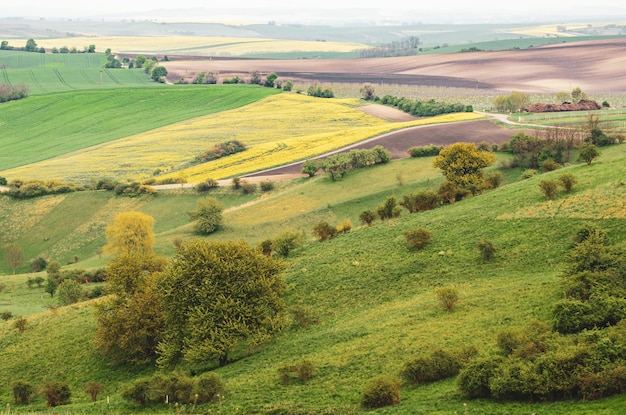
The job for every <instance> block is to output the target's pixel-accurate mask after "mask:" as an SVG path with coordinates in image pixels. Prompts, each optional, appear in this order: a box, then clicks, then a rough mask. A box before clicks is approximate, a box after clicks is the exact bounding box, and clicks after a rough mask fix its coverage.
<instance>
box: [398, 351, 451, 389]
mask: <svg viewBox="0 0 626 415" xmlns="http://www.w3.org/2000/svg"><path fill="white" fill-rule="evenodd" d="M460 369H461V362H460V360H459V359H458V358H457V357H456V356H454V355H453V354H451V353H449V352H446V351H444V350H436V351H434V352H433V353H431V354H430V355H429V356H424V357H418V358H416V359H414V360H411V361H409V362H406V363H405V365H404V368H403V369H402V377H403V378H404V379H406V380H407V381H408V382H411V383H413V384H414V385H419V384H423V383H429V382H436V381H438V380H441V379H446V378H449V377H452V376H456V375H457V374H458V373H459V370H460Z"/></svg>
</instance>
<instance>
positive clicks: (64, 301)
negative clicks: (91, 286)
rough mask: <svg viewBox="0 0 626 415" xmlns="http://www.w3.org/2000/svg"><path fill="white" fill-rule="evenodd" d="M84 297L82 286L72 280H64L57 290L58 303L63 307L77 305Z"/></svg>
mask: <svg viewBox="0 0 626 415" xmlns="http://www.w3.org/2000/svg"><path fill="white" fill-rule="evenodd" d="M82 297H83V289H82V287H81V286H80V284H79V283H78V282H76V281H74V280H72V279H66V280H64V281H63V282H62V283H61V284H60V285H59V288H58V289H57V301H58V302H59V304H61V305H70V304H74V303H77V302H79V301H80V300H81V298H82Z"/></svg>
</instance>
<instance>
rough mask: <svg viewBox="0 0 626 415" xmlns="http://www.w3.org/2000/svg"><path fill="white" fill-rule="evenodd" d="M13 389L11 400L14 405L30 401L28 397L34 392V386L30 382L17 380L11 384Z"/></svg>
mask: <svg viewBox="0 0 626 415" xmlns="http://www.w3.org/2000/svg"><path fill="white" fill-rule="evenodd" d="M11 389H12V391H13V402H15V404H16V405H26V404H28V403H30V398H32V396H33V395H34V394H35V388H34V387H33V385H31V384H30V383H28V382H26V381H23V380H18V381H15V382H13V384H12V385H11Z"/></svg>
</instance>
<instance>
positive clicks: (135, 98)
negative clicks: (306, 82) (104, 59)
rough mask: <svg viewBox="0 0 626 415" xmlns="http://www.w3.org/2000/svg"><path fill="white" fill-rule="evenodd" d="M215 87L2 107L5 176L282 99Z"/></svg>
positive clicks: (110, 92)
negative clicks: (29, 166) (9, 171)
mask: <svg viewBox="0 0 626 415" xmlns="http://www.w3.org/2000/svg"><path fill="white" fill-rule="evenodd" d="M277 92H278V91H277V90H273V89H270V88H261V87H251V86H233V85H216V86H213V87H211V88H206V87H193V86H191V87H190V86H185V87H174V86H172V87H167V88H161V89H154V88H128V89H106V90H85V91H75V92H68V93H59V94H50V95H45V96H34V97H30V98H28V99H24V100H20V101H13V102H10V103H6V104H3V105H2V106H1V107H0V134H2V137H3V138H2V141H3V142H2V147H3V151H2V154H0V171H2V170H7V169H10V168H13V167H17V166H23V165H26V164H31V163H34V162H37V161H40V160H46V159H49V158H52V157H55V156H59V155H63V154H67V153H70V152H73V151H77V150H80V149H83V148H86V147H90V146H94V145H97V144H102V143H106V142H108V141H112V140H116V139H119V138H124V137H127V136H130V135H133V134H138V133H141V132H144V131H147V130H151V129H154V128H158V127H162V126H165V125H170V124H173V123H176V122H179V121H183V120H187V119H190V118H194V117H198V116H201V115H206V114H213V113H216V112H220V111H226V110H230V109H233V108H238V107H241V106H244V105H246V104H249V103H251V102H254V101H257V100H259V99H261V98H263V97H266V96H268V95H271V94H275V93H277Z"/></svg>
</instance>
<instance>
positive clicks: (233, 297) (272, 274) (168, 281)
mask: <svg viewBox="0 0 626 415" xmlns="http://www.w3.org/2000/svg"><path fill="white" fill-rule="evenodd" d="M283 268H284V265H283V264H282V263H281V262H280V261H277V260H274V259H272V258H270V257H267V256H265V255H263V254H262V253H260V252H258V251H255V250H253V249H251V248H250V246H249V245H248V244H246V243H245V242H242V241H240V242H212V241H208V240H201V239H195V240H191V241H188V242H186V243H183V245H181V247H180V248H179V249H178V251H177V253H176V256H175V257H174V259H173V260H172V261H171V262H170V264H169V266H168V268H167V269H166V270H165V272H164V273H163V274H162V275H161V278H160V281H159V284H158V287H159V290H160V292H161V295H162V304H163V307H164V311H165V320H166V325H165V338H164V340H163V341H162V342H161V344H160V345H159V353H160V357H159V364H161V365H168V364H174V363H176V362H177V361H179V360H181V359H182V360H184V361H187V362H189V363H205V364H206V363H207V362H208V361H211V360H215V359H218V360H219V364H220V365H221V366H223V365H225V364H227V363H228V358H229V356H230V355H231V354H232V353H233V352H235V351H236V350H238V349H240V347H243V346H245V345H248V346H252V345H257V344H259V343H261V342H262V341H265V340H267V339H268V338H269V337H270V336H271V335H272V334H274V333H276V332H277V331H279V330H280V329H281V328H282V327H283V325H284V321H285V319H284V315H283V314H284V310H285V304H284V302H283V293H284V291H285V283H284V282H283V280H282V278H281V276H280V273H281V271H282V270H283Z"/></svg>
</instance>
